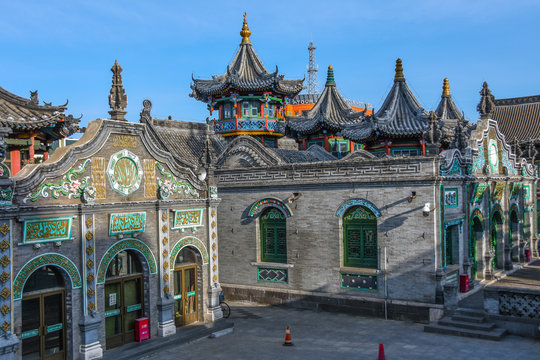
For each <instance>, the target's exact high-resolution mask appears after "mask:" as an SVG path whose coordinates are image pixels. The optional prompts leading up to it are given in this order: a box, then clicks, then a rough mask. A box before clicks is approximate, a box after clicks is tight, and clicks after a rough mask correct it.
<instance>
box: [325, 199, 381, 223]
mask: <svg viewBox="0 0 540 360" xmlns="http://www.w3.org/2000/svg"><path fill="white" fill-rule="evenodd" d="M358 205H360V206H363V207H365V208H367V209H369V210H370V211H371V212H372V213H373V215H375V217H376V218H378V217H381V212H380V211H379V209H378V208H377V207H376V206H375V204H373V203H372V202H371V201H368V200H364V199H353V200H349V201H347V202H346V203H344V204H343V205H341V206H340V207H339V209H338V210H337V211H336V216H337V217H338V218H340V217H341V216H342V215H343V213H344V212H345V211H346V210H347V209H348V208H350V207H352V206H358Z"/></svg>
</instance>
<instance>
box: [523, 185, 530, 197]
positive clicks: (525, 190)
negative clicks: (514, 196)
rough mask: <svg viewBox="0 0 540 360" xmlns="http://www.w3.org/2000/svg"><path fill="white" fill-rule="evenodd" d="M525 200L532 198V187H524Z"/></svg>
mask: <svg viewBox="0 0 540 360" xmlns="http://www.w3.org/2000/svg"><path fill="white" fill-rule="evenodd" d="M523 190H524V191H523V199H525V200H529V199H530V198H531V185H523Z"/></svg>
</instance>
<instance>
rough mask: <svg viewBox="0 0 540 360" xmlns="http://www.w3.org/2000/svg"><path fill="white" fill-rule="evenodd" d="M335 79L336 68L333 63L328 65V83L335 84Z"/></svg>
mask: <svg viewBox="0 0 540 360" xmlns="http://www.w3.org/2000/svg"><path fill="white" fill-rule="evenodd" d="M335 84H336V82H335V80H334V68H333V67H332V65H328V75H326V85H335Z"/></svg>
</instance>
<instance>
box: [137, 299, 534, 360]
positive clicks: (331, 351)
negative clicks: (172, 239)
mask: <svg viewBox="0 0 540 360" xmlns="http://www.w3.org/2000/svg"><path fill="white" fill-rule="evenodd" d="M230 319H231V320H233V321H234V323H235V326H234V332H233V333H231V334H229V335H225V336H222V337H219V338H216V339H209V338H205V339H202V340H199V341H195V342H193V343H190V344H187V345H182V346H177V347H175V346H174V345H170V346H167V347H166V348H163V349H161V350H160V351H159V353H153V354H148V356H146V357H144V358H145V359H164V358H178V359H179V358H183V357H188V356H189V357H190V358H199V359H200V358H202V359H258V360H264V359H271V360H276V359H377V355H378V347H379V343H383V344H384V348H385V354H386V358H387V359H390V360H391V359H415V360H420V359H452V360H455V359H520V360H527V359H538V358H540V342H538V341H535V340H533V339H527V338H521V337H519V336H506V337H505V338H504V339H503V340H502V341H501V342H494V341H488V340H479V339H468V338H462V337H454V336H445V335H439V334H430V333H424V332H423V325H422V324H416V323H412V322H402V321H384V320H382V319H376V318H368V317H361V316H355V315H348V314H341V313H328V312H313V311H311V310H296V309H290V308H283V307H267V306H256V305H249V304H241V303H235V304H233V306H232V314H231V318H230ZM287 325H288V326H290V328H291V333H292V341H293V343H294V346H292V347H284V346H282V343H283V340H284V336H285V327H286V326H287Z"/></svg>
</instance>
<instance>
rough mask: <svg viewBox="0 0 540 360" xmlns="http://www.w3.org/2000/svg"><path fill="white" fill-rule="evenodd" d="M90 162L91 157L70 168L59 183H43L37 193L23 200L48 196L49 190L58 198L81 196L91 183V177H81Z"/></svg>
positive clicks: (33, 199) (34, 199) (76, 197)
mask: <svg viewBox="0 0 540 360" xmlns="http://www.w3.org/2000/svg"><path fill="white" fill-rule="evenodd" d="M89 163H90V159H87V160H85V161H84V162H83V163H82V164H81V165H80V166H79V167H78V168H72V169H70V170H69V171H68V172H67V173H66V175H64V177H63V178H62V181H60V183H58V184H53V183H46V184H43V185H41V186H40V187H39V189H38V190H37V191H36V192H35V193H33V194H32V193H30V194H28V196H27V197H26V198H24V199H23V202H24V203H26V202H27V201H28V200H30V201H32V202H34V201H36V200H37V199H38V198H39V197H40V196H41V197H44V198H47V197H49V192H50V195H51V196H52V197H53V198H54V199H58V198H59V197H60V196H67V197H68V198H69V199H78V198H80V197H81V196H82V195H83V192H84V189H85V188H86V187H87V186H88V185H89V180H90V177H89V176H86V177H81V175H82V174H83V173H84V172H85V170H86V167H87V166H88V164H89Z"/></svg>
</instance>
